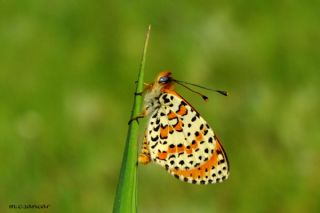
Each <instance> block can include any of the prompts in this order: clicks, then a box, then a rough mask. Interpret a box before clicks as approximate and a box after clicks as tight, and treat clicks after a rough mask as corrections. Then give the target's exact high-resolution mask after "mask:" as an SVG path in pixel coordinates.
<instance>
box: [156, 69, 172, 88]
mask: <svg viewBox="0 0 320 213" xmlns="http://www.w3.org/2000/svg"><path fill="white" fill-rule="evenodd" d="M172 83H173V79H172V78H171V72H169V71H163V72H160V73H159V75H158V76H157V78H156V81H155V83H154V84H155V85H156V86H157V87H160V88H170V87H171V86H172Z"/></svg>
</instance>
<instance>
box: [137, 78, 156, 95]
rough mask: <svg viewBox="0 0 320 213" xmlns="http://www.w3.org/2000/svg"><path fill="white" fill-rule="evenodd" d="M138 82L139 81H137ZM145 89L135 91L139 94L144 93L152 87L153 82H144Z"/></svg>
mask: <svg viewBox="0 0 320 213" xmlns="http://www.w3.org/2000/svg"><path fill="white" fill-rule="evenodd" d="M135 83H137V81H136V82H135ZM143 86H144V88H143V91H142V92H135V93H134V95H135V96H137V95H140V96H141V95H143V94H144V93H145V92H146V91H147V90H148V89H150V88H151V87H152V84H148V83H143Z"/></svg>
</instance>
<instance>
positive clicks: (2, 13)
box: [0, 0, 320, 213]
mask: <svg viewBox="0 0 320 213" xmlns="http://www.w3.org/2000/svg"><path fill="white" fill-rule="evenodd" d="M319 10H320V1H311V0H310V1H252V0H246V1H227V0H224V1H194V2H192V1H167V0H165V1H157V2H154V1H134V2H132V1H131V2H127V1H84V0H77V1H76V0H70V1H59V0H58V1H41V0H34V1H9V0H1V1H0V98H1V102H0V212H13V211H14V210H11V209H9V208H8V205H9V204H13V203H15V204H20V203H31V204H32V203H36V204H42V203H44V204H49V205H50V207H49V209H47V210H44V211H45V212H110V211H111V210H112V205H113V199H114V194H115V189H116V184H117V180H118V175H119V170H120V165H121V160H122V154H123V149H124V143H125V138H126V133H127V121H128V119H129V116H130V111H131V107H132V101H133V92H134V88H135V84H134V81H135V80H136V77H137V74H138V69H139V64H140V59H141V53H142V48H143V43H144V36H145V31H146V29H147V26H148V24H152V32H151V40H150V46H149V50H148V53H147V63H146V75H145V80H146V81H153V79H154V78H155V76H156V75H157V73H158V72H159V71H161V70H171V71H172V72H173V73H174V76H175V78H177V79H181V80H185V81H189V82H193V83H197V84H200V85H203V86H209V87H214V88H219V89H226V90H228V91H229V92H230V94H231V95H230V96H229V97H223V96H219V95H217V94H214V93H211V92H208V91H202V92H204V93H205V94H206V95H208V96H209V99H210V100H209V102H208V103H204V102H203V101H202V100H201V98H200V97H198V96H197V95H194V94H191V93H190V92H189V91H186V90H185V89H184V88H181V87H178V91H179V92H180V93H181V94H182V95H183V96H184V97H185V98H186V99H187V100H189V101H190V102H191V103H192V104H193V105H194V106H195V107H196V108H197V109H198V110H199V112H200V113H201V114H202V116H203V117H204V118H205V119H206V120H207V121H208V122H209V123H210V124H211V125H212V126H213V127H214V130H215V132H216V133H217V134H218V135H219V137H220V138H221V141H222V143H223V145H224V147H225V149H226V151H227V154H228V157H229V160H230V163H231V175H230V179H228V180H227V181H226V182H224V183H222V184H216V185H208V186H198V185H191V184H187V183H183V182H179V181H178V180H176V179H175V178H173V177H171V176H170V175H168V174H167V173H166V172H165V170H164V169H162V168H161V167H159V166H157V165H148V166H145V167H140V168H139V178H138V188H139V190H138V198H139V199H138V202H139V203H138V205H139V208H138V209H139V212H156V213H157V212H169V213H170V212H320V181H319V180H320V169H319V165H320V144H319V142H320V124H319V118H320V99H319V89H320V86H319V84H320V70H319V68H320V28H319V20H320V11H319ZM144 124H145V123H144ZM141 130H142V131H141V136H140V138H142V132H143V125H141ZM21 211H26V212H33V211H35V210H29V211H28V210H21ZM38 212H42V210H38Z"/></svg>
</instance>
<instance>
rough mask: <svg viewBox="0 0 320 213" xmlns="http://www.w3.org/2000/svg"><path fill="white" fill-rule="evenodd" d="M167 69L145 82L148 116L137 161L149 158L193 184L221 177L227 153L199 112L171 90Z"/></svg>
mask: <svg viewBox="0 0 320 213" xmlns="http://www.w3.org/2000/svg"><path fill="white" fill-rule="evenodd" d="M173 87H174V82H172V81H171V73H170V72H161V73H160V74H159V75H158V77H157V79H156V81H155V82H154V83H152V84H149V85H147V87H146V94H145V97H144V111H143V115H144V116H148V117H149V121H148V126H147V128H146V131H145V136H144V142H143V147H142V152H141V154H140V156H139V163H141V164H147V163H149V162H150V161H153V162H155V163H157V164H159V165H160V166H162V167H164V168H165V169H166V170H167V171H168V172H169V173H170V174H172V175H173V176H175V177H176V178H178V179H180V180H182V181H185V182H189V183H195V184H209V183H216V182H221V181H223V180H225V179H226V178H227V177H228V175H229V165H228V160H227V156H226V154H225V152H224V150H223V148H222V145H221V143H220V142H219V140H218V138H217V136H216V135H215V134H214V132H213V130H212V129H211V128H210V126H209V124H208V123H207V122H206V121H205V120H204V119H203V118H202V117H201V116H200V114H199V113H198V112H197V111H196V110H195V109H194V108H193V107H192V106H191V105H190V104H189V103H188V102H187V101H186V100H185V99H184V98H183V97H182V96H180V95H179V94H178V93H177V92H176V91H175V90H174V88H173Z"/></svg>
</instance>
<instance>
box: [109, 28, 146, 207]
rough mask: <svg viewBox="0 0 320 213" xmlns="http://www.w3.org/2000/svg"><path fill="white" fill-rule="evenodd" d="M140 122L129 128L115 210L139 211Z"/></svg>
mask: <svg viewBox="0 0 320 213" xmlns="http://www.w3.org/2000/svg"><path fill="white" fill-rule="evenodd" d="M150 30H151V25H149V28H148V31H147V35H146V39H145V44H144V49H143V54H142V60H141V66H140V71H139V75H138V81H137V86H136V92H137V93H138V92H142V91H143V87H144V86H143V83H144V82H143V77H144V66H145V61H146V53H147V47H148V42H149V35H150ZM141 103H142V96H139V95H137V96H135V97H134V101H133V107H132V112H131V118H133V117H135V116H137V115H138V114H139V113H140V108H141ZM137 140H138V123H137V122H131V124H130V125H129V129H128V135H127V140H126V146H125V150H124V153H123V158H122V165H121V170H120V176H119V182H118V186H117V191H116V196H115V200H114V204H113V212H114V213H117V212H121V213H123V212H125V213H127V212H137V189H136V188H137V166H136V163H137V153H138V141H137Z"/></svg>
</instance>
